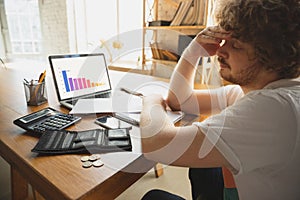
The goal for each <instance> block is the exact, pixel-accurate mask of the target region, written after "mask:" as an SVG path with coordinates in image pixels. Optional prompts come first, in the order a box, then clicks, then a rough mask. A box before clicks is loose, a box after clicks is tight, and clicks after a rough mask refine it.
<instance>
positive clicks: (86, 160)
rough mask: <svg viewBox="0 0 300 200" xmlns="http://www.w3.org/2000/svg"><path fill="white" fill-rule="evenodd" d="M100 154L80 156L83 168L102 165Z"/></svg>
mask: <svg viewBox="0 0 300 200" xmlns="http://www.w3.org/2000/svg"><path fill="white" fill-rule="evenodd" d="M100 158H101V156H100V154H92V155H90V156H82V157H81V158H80V160H81V162H82V167H83V168H90V167H92V166H93V167H102V166H103V165H104V163H103V162H102V161H101V160H100Z"/></svg>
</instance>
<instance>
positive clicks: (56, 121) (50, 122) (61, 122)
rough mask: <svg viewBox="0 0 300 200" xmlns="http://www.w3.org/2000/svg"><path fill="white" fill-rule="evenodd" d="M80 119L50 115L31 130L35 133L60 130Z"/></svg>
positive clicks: (63, 115)
mask: <svg viewBox="0 0 300 200" xmlns="http://www.w3.org/2000/svg"><path fill="white" fill-rule="evenodd" d="M80 119H81V118H80V117H76V116H72V115H67V114H60V113H59V114H55V115H52V116H50V117H48V118H47V119H45V120H44V121H41V122H39V123H37V124H35V125H33V126H32V127H31V129H33V130H34V131H37V132H45V131H47V130H61V129H64V128H66V127H68V126H70V125H72V124H74V123H75V122H77V121H79V120H80Z"/></svg>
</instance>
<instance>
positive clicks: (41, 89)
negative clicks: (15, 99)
mask: <svg viewBox="0 0 300 200" xmlns="http://www.w3.org/2000/svg"><path fill="white" fill-rule="evenodd" d="M45 85H46V84H45V81H43V82H41V83H39V82H38V81H31V82H28V83H25V82H24V90H25V97H26V102H27V105H29V106H38V105H41V104H43V103H46V102H47V91H46V87H45Z"/></svg>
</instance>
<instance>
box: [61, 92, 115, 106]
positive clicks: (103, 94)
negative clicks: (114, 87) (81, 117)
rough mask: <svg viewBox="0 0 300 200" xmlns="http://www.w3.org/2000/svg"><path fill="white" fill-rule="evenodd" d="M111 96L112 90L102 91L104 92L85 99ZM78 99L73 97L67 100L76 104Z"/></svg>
mask: <svg viewBox="0 0 300 200" xmlns="http://www.w3.org/2000/svg"><path fill="white" fill-rule="evenodd" d="M110 96H111V93H110V92H107V93H102V94H96V95H92V96H88V97H84V98H83V99H94V98H109V97H110ZM77 101H78V99H72V100H70V101H66V102H67V103H69V104H71V105H75V104H76V103H77Z"/></svg>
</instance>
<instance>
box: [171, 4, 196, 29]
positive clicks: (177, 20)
mask: <svg viewBox="0 0 300 200" xmlns="http://www.w3.org/2000/svg"><path fill="white" fill-rule="evenodd" d="M192 2H193V0H182V1H180V3H179V4H178V8H177V10H176V12H175V15H174V17H173V19H172V22H171V24H170V26H180V25H181V23H182V21H183V19H184V17H185V16H186V14H187V12H188V10H189V8H190V7H191V5H192Z"/></svg>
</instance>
